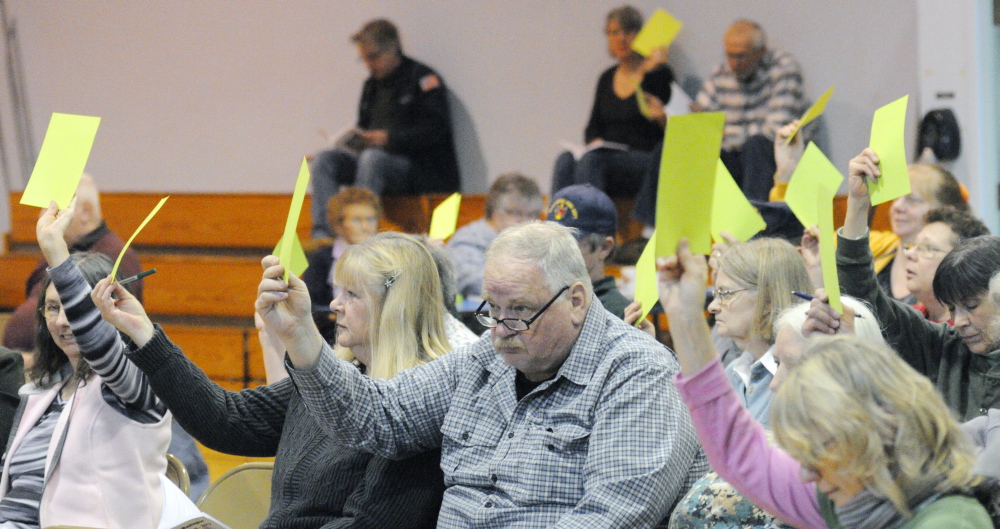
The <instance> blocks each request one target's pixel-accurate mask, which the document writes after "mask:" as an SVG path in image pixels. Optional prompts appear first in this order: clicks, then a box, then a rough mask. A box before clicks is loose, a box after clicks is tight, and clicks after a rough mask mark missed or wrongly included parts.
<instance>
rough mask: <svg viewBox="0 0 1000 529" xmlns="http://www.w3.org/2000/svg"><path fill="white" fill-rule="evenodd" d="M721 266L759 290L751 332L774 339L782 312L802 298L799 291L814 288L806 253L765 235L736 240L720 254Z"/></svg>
mask: <svg viewBox="0 0 1000 529" xmlns="http://www.w3.org/2000/svg"><path fill="white" fill-rule="evenodd" d="M719 270H721V271H723V272H725V273H726V275H727V276H729V277H730V278H732V279H733V280H734V281H736V282H737V283H739V284H740V286H742V287H745V288H749V289H754V290H756V294H757V303H756V304H755V306H754V308H753V311H754V319H753V323H752V325H751V327H750V335H751V336H753V337H755V338H760V339H762V340H764V341H766V342H767V343H774V334H775V330H774V321H775V319H777V317H778V314H780V313H781V311H783V310H785V309H786V308H788V307H791V306H792V305H795V304H796V303H797V302H798V298H796V297H795V296H793V295H792V291H795V292H810V291H811V290H812V282H810V280H809V273H808V272H807V271H806V265H805V262H804V261H802V256H800V255H799V252H798V251H797V250H796V249H795V247H794V246H792V245H791V244H790V243H789V242H788V241H785V240H783V239H773V238H761V239H755V240H752V241H750V242H745V243H740V244H734V245H733V246H730V247H729V248H728V249H726V251H724V252H723V253H722V256H721V257H720V258H719Z"/></svg>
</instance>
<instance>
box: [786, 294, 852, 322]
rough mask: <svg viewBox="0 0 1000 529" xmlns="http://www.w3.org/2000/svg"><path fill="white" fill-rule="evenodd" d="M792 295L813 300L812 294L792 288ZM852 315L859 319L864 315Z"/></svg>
mask: <svg viewBox="0 0 1000 529" xmlns="http://www.w3.org/2000/svg"><path fill="white" fill-rule="evenodd" d="M792 295H793V296H796V297H800V298H802V299H804V300H806V301H812V300H813V297H812V296H810V295H809V294H803V293H801V292H796V291H794V290H793V291H792ZM854 317H855V318H860V319H864V317H863V316H861V315H860V314H855V315H854Z"/></svg>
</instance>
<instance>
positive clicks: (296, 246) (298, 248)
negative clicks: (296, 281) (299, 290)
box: [271, 234, 309, 277]
mask: <svg viewBox="0 0 1000 529" xmlns="http://www.w3.org/2000/svg"><path fill="white" fill-rule="evenodd" d="M284 242H285V240H284V239H282V240H280V241H278V245H277V246H275V247H274V253H272V254H271V255H281V246H282V245H283V244H284ZM289 262H290V264H289V265H288V268H290V269H291V271H292V273H293V274H295V275H296V276H299V277H302V272H305V271H306V268H309V259H308V258H307V257H306V251H305V250H303V249H302V241H300V240H299V236H298V234H296V235H295V237H294V239H292V257H291V259H290V261H289Z"/></svg>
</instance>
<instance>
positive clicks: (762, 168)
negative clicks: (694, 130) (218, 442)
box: [632, 134, 777, 226]
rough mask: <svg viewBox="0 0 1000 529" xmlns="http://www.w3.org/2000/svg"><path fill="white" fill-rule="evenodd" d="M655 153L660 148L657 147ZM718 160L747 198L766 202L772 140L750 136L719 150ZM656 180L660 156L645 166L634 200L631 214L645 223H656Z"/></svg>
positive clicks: (770, 179)
mask: <svg viewBox="0 0 1000 529" xmlns="http://www.w3.org/2000/svg"><path fill="white" fill-rule="evenodd" d="M655 152H657V153H659V152H660V148H657V149H656V151H655ZM719 157H720V159H721V160H722V163H724V164H725V165H726V169H729V173H730V174H732V175H733V179H734V180H736V183H737V184H738V185H739V186H740V189H742V190H743V194H744V195H746V197H747V199H748V200H753V201H759V202H767V201H768V200H769V195H770V193H771V187H772V186H773V185H774V171H775V170H776V169H777V166H776V165H775V163H774V142H773V141H771V140H769V139H767V137H766V136H764V135H762V134H757V135H756V136H751V137H750V138H749V139H748V140H747V141H746V143H744V144H743V148H742V149H740V150H738V151H737V150H731V151H722V152H721V153H720V155H719ZM659 179H660V157H659V156H656V157H655V158H654V159H653V160H652V161H651V163H650V164H649V166H647V167H646V171H645V173H644V176H643V179H642V187H641V189H640V190H639V196H638V197H637V198H636V201H635V209H633V210H632V216H634V217H635V218H636V220H638V221H639V222H642V223H643V224H645V225H646V226H654V225H655V224H656V188H657V184H658V183H659Z"/></svg>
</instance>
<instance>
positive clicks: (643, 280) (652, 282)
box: [635, 231, 660, 327]
mask: <svg viewBox="0 0 1000 529" xmlns="http://www.w3.org/2000/svg"><path fill="white" fill-rule="evenodd" d="M635 300H636V301H641V302H642V316H639V319H638V320H635V325H636V326H637V327H638V326H639V324H640V323H641V322H642V320H644V319H646V316H647V315H648V314H649V311H650V310H652V309H653V305H656V302H657V301H659V300H660V290H659V287H658V286H657V284H656V231H654V232H653V236H652V237H650V238H649V242H647V243H646V247H645V248H644V249H643V250H642V254H640V255H639V261H637V262H636V263H635Z"/></svg>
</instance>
